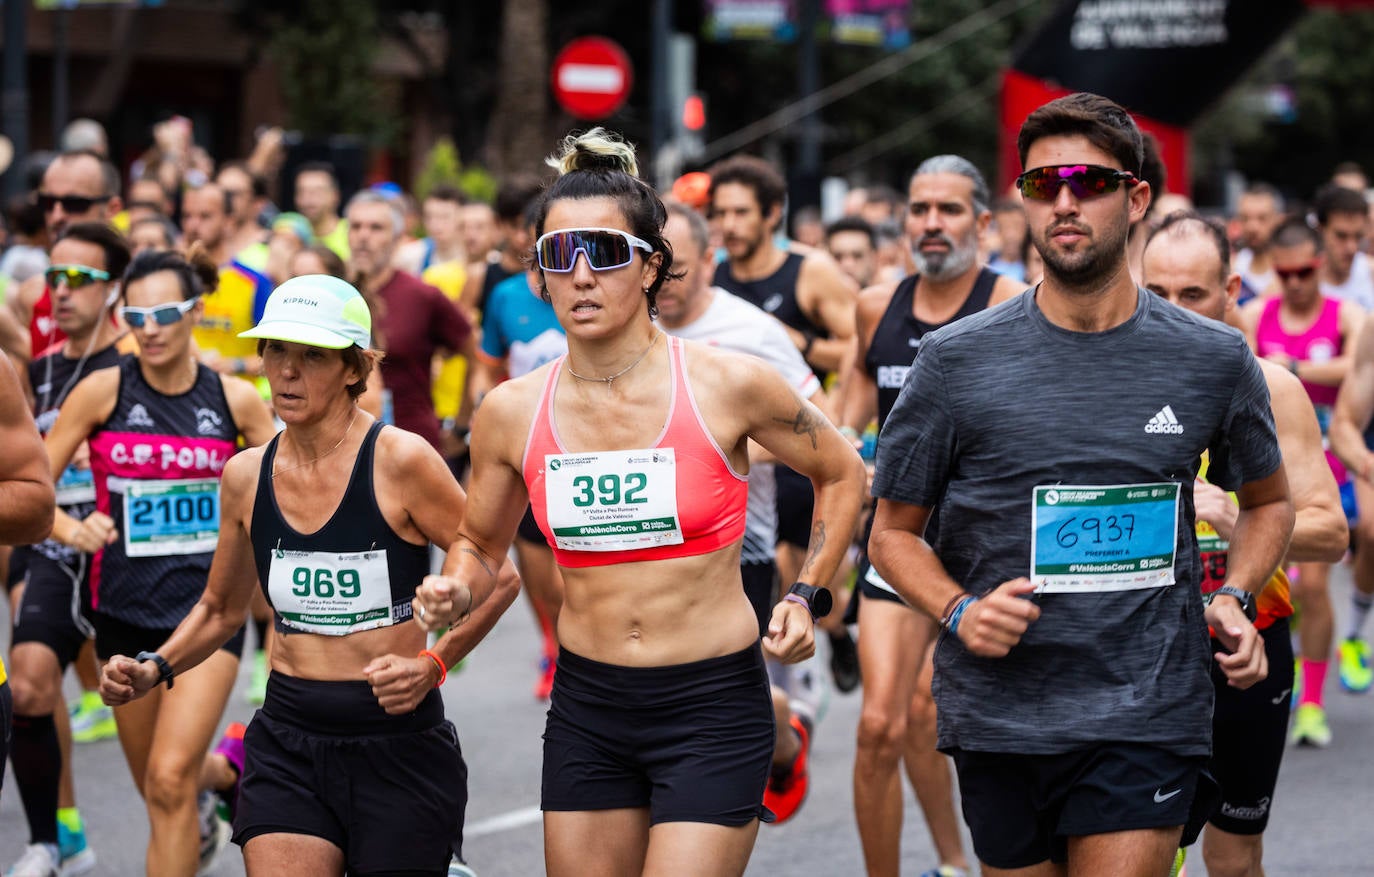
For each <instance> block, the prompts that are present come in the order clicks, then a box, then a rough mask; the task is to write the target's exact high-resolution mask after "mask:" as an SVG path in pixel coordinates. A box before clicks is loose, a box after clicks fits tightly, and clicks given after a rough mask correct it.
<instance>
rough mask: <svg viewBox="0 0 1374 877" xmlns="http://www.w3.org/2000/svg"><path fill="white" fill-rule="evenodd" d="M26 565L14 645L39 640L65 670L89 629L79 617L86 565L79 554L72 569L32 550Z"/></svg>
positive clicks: (85, 586) (87, 584) (87, 583)
mask: <svg viewBox="0 0 1374 877" xmlns="http://www.w3.org/2000/svg"><path fill="white" fill-rule="evenodd" d="M28 566H29V574H28V583H27V584H26V585H25V586H24V596H23V599H21V600H20V602H19V617H18V619H17V620H16V621H15V625H14V644H15V645H19V644H20V643H32V642H37V643H42V644H43V645H45V646H47V647H48V648H50V649H52V650H53V653H54V654H56V655H57V662H58V667H59V668H60V669H62V670H65V669H67V665H68V664H70V663H71V662H72V661H75V660H76V655H77V653H78V652H80V651H81V646H82V645H84V644H85V642H86V638H87V633H88V632H89V629H90V622H89V621H88V620H87V619H85V618H83V617H81V607H82V606H83V605H85V601H84V600H83V599H82V595H83V594H85V593H88V589H89V587H90V567H89V564H88V563H86V562H85V558H84V557H83V558H82V560H81V561H78V566H77V567H76V568H68V567H66V566H64V565H63V564H61V563H58V562H57V561H55V560H52V559H50V558H48V557H44V556H43V555H42V554H39V553H38V552H36V551H35V552H33V553H32V554H30V555H29V563H28ZM135 654H136V653H135Z"/></svg>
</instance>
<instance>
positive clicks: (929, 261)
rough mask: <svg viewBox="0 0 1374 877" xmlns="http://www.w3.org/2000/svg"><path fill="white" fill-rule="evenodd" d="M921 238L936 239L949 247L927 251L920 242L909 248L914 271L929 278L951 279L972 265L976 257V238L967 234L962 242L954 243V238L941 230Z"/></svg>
mask: <svg viewBox="0 0 1374 877" xmlns="http://www.w3.org/2000/svg"><path fill="white" fill-rule="evenodd" d="M922 240H938V241H941V242H942V243H944V245H945V246H947V247H949V249H948V250H946V251H944V252H933V253H927V252H924V251H922V250H921V247H920V244H919V242H918V244H917V245H916V246H914V247H912V248H911V260H912V261H913V262H915V263H916V273H917V274H920V275H921V276H922V277H927V278H929V279H931V280H953V279H954V278H955V277H958V276H959V275H961V274H963V273H964V272H965V271H968V269H970V268H972V267H973V263H974V262H975V261H977V259H978V243H977V238H975V237H974V236H973V235H969V236H968V237H967V238H966V239H965V240H964V242H963V243H962V245H961V244H956V243H955V242H954V239H953V238H951V237H950V236H949V235H947V234H944V233H943V232H940V233H937V234H933V235H923V236H922Z"/></svg>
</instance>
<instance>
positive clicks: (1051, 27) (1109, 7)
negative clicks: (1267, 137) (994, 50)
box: [1011, 0, 1305, 126]
mask: <svg viewBox="0 0 1374 877" xmlns="http://www.w3.org/2000/svg"><path fill="white" fill-rule="evenodd" d="M1304 7H1305V4H1304V3H1303V2H1302V0H1067V2H1065V3H1062V4H1061V5H1060V6H1059V7H1058V8H1057V9H1056V10H1055V11H1054V12H1053V13H1051V14H1050V16H1049V17H1048V18H1047V19H1046V21H1045V23H1044V25H1043V26H1042V27H1041V28H1040V30H1038V31H1037V32H1036V33H1035V34H1034V35H1033V36H1032V37H1031V38H1030V39H1029V40H1028V41H1027V42H1026V43H1025V44H1024V45H1022V46H1021V47H1020V49H1019V51H1017V53H1016V55H1015V57H1014V59H1013V60H1012V64H1011V66H1012V68H1013V69H1015V70H1019V71H1021V72H1022V73H1027V74H1030V75H1031V76H1034V77H1036V78H1038V79H1040V80H1041V81H1043V82H1046V83H1049V84H1053V85H1058V86H1062V87H1063V88H1066V89H1069V90H1072V91H1090V92H1093V93H1095V94H1100V95H1103V96H1104V97H1109V98H1111V99H1112V100H1114V101H1116V102H1117V103H1119V104H1121V105H1122V106H1125V107H1127V108H1128V109H1130V110H1131V111H1132V112H1134V113H1143V114H1145V115H1147V116H1150V117H1152V118H1154V119H1158V120H1159V121H1161V122H1165V123H1168V124H1172V125H1179V126H1187V125H1189V124H1191V123H1192V122H1193V121H1194V120H1196V119H1197V118H1198V116H1200V115H1201V114H1202V113H1203V112H1204V111H1205V110H1206V109H1207V108H1208V107H1209V106H1210V105H1211V104H1212V103H1213V102H1214V101H1215V100H1217V99H1218V98H1219V97H1221V95H1222V94H1223V93H1224V92H1225V91H1226V89H1228V88H1230V87H1231V85H1233V84H1234V83H1235V81H1236V80H1237V79H1239V78H1240V77H1241V75H1242V74H1243V73H1244V72H1245V70H1246V69H1247V68H1248V67H1249V66H1250V65H1251V64H1253V63H1254V62H1255V61H1256V60H1258V58H1259V57H1260V55H1262V54H1263V53H1264V52H1265V51H1266V50H1267V49H1268V48H1269V47H1270V46H1271V45H1273V43H1274V42H1275V41H1276V40H1277V39H1278V38H1279V37H1280V36H1281V35H1282V34H1283V33H1284V31H1286V30H1288V28H1289V27H1290V26H1291V25H1292V24H1293V23H1294V22H1295V21H1296V20H1297V19H1298V18H1299V17H1300V16H1301V15H1302V13H1303V10H1304Z"/></svg>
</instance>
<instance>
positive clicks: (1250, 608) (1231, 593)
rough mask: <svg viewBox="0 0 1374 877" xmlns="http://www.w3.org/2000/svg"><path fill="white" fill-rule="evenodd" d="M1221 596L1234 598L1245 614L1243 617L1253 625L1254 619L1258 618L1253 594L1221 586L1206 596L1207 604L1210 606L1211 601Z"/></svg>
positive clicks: (1228, 586) (1233, 587) (1257, 608)
mask: <svg viewBox="0 0 1374 877" xmlns="http://www.w3.org/2000/svg"><path fill="white" fill-rule="evenodd" d="M1222 594H1225V595H1226V596H1228V597H1235V598H1236V602H1237V603H1239V604H1240V609H1241V611H1242V612H1244V613H1245V617H1246V618H1248V619H1250V623H1251V624H1254V623H1255V619H1256V618H1258V617H1259V607H1257V606H1256V605H1255V595H1254V594H1251V593H1250V592H1249V591H1243V590H1241V589H1240V588H1237V587H1235V586H1234V585H1222V586H1221V587H1220V588H1217V589H1216V590H1215V591H1213V592H1212V593H1210V594H1208V595H1207V604H1208V605H1209V606H1210V605H1211V603H1212V599H1213V598H1214V597H1219V596H1221V595H1222Z"/></svg>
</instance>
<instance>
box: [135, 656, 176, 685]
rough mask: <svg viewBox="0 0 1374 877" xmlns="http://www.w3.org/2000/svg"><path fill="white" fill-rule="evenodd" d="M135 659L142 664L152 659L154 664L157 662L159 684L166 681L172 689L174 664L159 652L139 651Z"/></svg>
mask: <svg viewBox="0 0 1374 877" xmlns="http://www.w3.org/2000/svg"><path fill="white" fill-rule="evenodd" d="M134 660H135V661H138V662H139V663H140V664H141V663H143V662H144V661H152V662H153V663H154V664H156V665H157V685H161V684H162V683H164V682H166V683H167V690H168V691H171V690H172V665H171V664H168V663H167V659H166V658H164V657H162V656H161V655H159V654H158V653H157V652H139V653H138V654H137V655H134ZM157 685H154V686H153V687H154V688H156V687H157Z"/></svg>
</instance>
